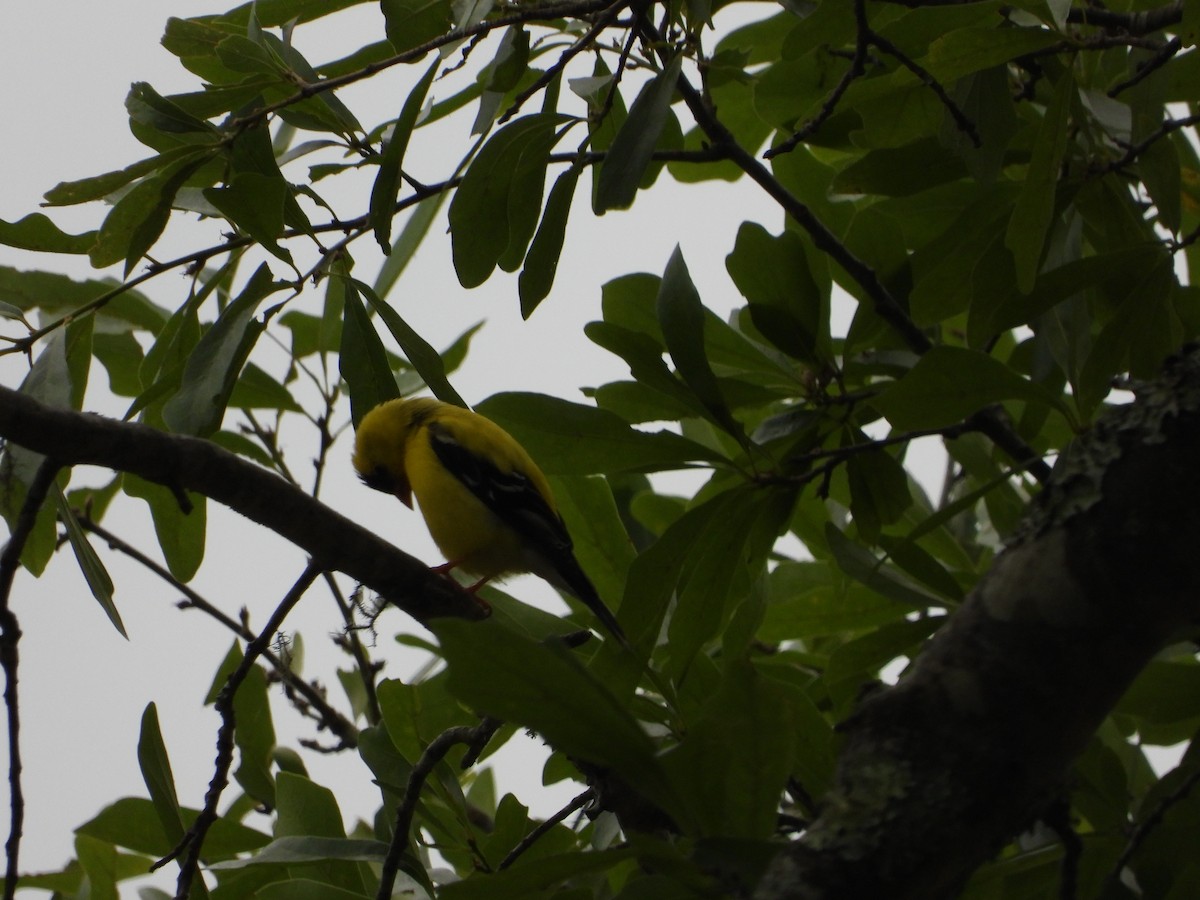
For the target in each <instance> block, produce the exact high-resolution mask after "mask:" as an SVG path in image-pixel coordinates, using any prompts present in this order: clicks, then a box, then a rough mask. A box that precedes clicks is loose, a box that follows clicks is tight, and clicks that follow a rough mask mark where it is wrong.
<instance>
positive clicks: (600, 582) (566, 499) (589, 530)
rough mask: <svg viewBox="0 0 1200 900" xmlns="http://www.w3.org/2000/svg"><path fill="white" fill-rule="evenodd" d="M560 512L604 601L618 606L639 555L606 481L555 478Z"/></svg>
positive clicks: (598, 479)
mask: <svg viewBox="0 0 1200 900" xmlns="http://www.w3.org/2000/svg"><path fill="white" fill-rule="evenodd" d="M552 485H553V488H554V498H555V500H556V502H557V505H558V511H559V513H560V514H561V515H562V517H563V520H564V521H565V522H566V523H567V530H568V531H569V532H570V534H571V537H572V538H574V541H575V556H576V557H577V558H578V560H579V564H580V565H581V566H583V569H584V571H585V572H587V573H588V575H589V576H590V577H591V579H592V583H593V584H594V585H595V586H596V591H597V592H598V593H599V594H600V596H601V597H604V598H611V599H610V600H609V605H610V606H612V605H615V604H616V600H617V598H619V597H620V596H621V594H622V592H623V591H624V590H625V577H626V575H627V574H628V572H629V566H630V565H631V564H632V562H633V560H634V558H635V556H636V555H637V554H636V553H635V551H634V549H633V544H631V543H630V541H629V535H628V534H627V533H626V532H625V526H624V525H622V524H621V516H620V514H619V513H618V511H617V505H616V503H615V502H614V500H613V495H612V490H611V489H610V488H609V486H608V482H607V481H606V480H605V479H603V478H586V477H584V478H579V477H577V478H553V479H552Z"/></svg>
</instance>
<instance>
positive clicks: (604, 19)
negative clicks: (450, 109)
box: [499, 0, 631, 125]
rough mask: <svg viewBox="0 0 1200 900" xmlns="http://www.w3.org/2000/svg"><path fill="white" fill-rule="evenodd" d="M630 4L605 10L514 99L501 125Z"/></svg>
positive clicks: (620, 3)
mask: <svg viewBox="0 0 1200 900" xmlns="http://www.w3.org/2000/svg"><path fill="white" fill-rule="evenodd" d="M630 2H631V0H620V2H618V3H614V4H613V5H612V6H610V7H609V8H608V9H606V10H604V12H603V13H602V14H601V15H599V16H597V18H596V21H595V22H594V23H593V24H592V27H591V28H589V29H588V30H587V32H585V33H584V34H583V35H581V36H580V37H579V39H578V40H576V41H575V42H574V43H573V44H571V46H570V47H568V48H567V49H566V50H564V51H563V52H562V53H561V54H559V57H558V59H557V60H555V61H554V65H552V66H550V67H549V68H547V69H546V71H545V72H543V73H542V74H541V75H540V76H539V77H538V78H537V80H535V81H534V82H533V84H531V85H530V86H529V87H527V88H526V89H525V90H523V91H521V93H519V94H518V95H517V96H516V97H515V98H514V99H513V102H512V104H511V105H510V106H509V107H508V109H507V110H505V111H504V115H502V116H501V117H500V120H499V124H501V125H503V124H504V123H505V122H507V121H508V120H509V119H511V118H512V117H513V116H515V115H516V114H517V112H519V111H520V109H521V107H522V106H524V105H525V103H526V101H527V100H529V98H530V97H532V96H533V95H534V94H536V93H537V92H538V91H540V90H542V88H544V87H545V86H546V85H548V84H549V83H550V82H551V81H553V80H554V79H555V78H557V77H558V75H559V73H561V72H562V71H563V69H565V68H566V67H567V63H569V62H570V61H571V60H572V59H574V58H575V57H576V56H577V55H579V54H580V53H581V52H583V51H584V50H587V49H589V48H590V47H591V46H592V45H593V42H594V41H595V39H596V38H597V37H598V36H599V34H600V32H602V31H603V30H604V29H606V28H608V27H609V26H611V25H612V23H613V20H614V19H616V17H617V16H618V15H619V14H620V12H621V10H622V9H624V8H625V6H627V5H628V4H629V3H630Z"/></svg>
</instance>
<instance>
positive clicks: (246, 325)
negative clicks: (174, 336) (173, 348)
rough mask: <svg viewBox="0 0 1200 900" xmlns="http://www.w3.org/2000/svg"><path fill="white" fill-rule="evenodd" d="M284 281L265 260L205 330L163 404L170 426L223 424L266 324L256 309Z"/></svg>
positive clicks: (194, 428)
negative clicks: (277, 278) (172, 393)
mask: <svg viewBox="0 0 1200 900" xmlns="http://www.w3.org/2000/svg"><path fill="white" fill-rule="evenodd" d="M283 286H284V285H281V284H277V283H276V282H275V281H274V280H273V279H272V277H271V270H270V269H268V268H267V266H266V264H265V263H264V264H263V265H261V266H259V267H258V269H257V270H256V271H255V273H254V275H253V276H251V278H250V280H249V281H248V282H247V283H246V286H245V287H244V288H243V289H242V292H241V293H240V294H239V295H238V296H237V298H236V299H235V300H234V301H233V302H232V303H230V304H229V305H228V306H227V307H225V309H224V310H223V311H222V312H221V314H220V315H219V316H218V317H217V321H216V322H214V323H213V324H212V326H210V327H209V329H208V330H207V331H206V332H204V335H203V336H202V337H201V338H200V342H199V343H198V344H196V348H195V350H194V351H192V354H191V356H190V357H189V358H188V361H187V364H186V365H185V366H184V369H183V381H182V383H181V384H180V387H179V392H178V393H176V394H175V396H174V397H172V398H171V399H170V400H169V401H168V402H167V404H166V405H165V406H164V407H163V421H164V422H166V424H167V426H168V427H169V428H170V429H171V430H172V431H175V432H178V433H180V434H193V435H197V436H200V437H206V436H208V435H210V434H212V433H213V432H214V431H216V430H217V429H218V428H220V427H221V420H222V419H223V418H224V416H225V407H226V405H227V404H228V402H229V396H230V394H231V393H232V392H233V386H234V385H235V384H236V383H237V379H238V375H239V374H240V373H241V371H242V367H243V366H244V365H245V363H246V359H247V358H248V357H249V356H250V351H251V350H252V349H254V344H255V343H256V342H257V341H258V338H259V335H261V334H262V332H263V330H264V328H265V326H264V324H263V323H262V322H260V321H259V320H257V319H255V318H254V313H255V310H257V309H258V305H259V304H260V303H261V302H262V301H263V300H264V299H265V298H266V297H268V296H270V295H271V294H273V293H274V292H275V291H277V290H280V289H281V288H282V287H283Z"/></svg>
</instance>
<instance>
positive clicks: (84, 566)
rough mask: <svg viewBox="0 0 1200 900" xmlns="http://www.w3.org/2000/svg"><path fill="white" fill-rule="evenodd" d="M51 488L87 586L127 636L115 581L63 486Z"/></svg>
mask: <svg viewBox="0 0 1200 900" xmlns="http://www.w3.org/2000/svg"><path fill="white" fill-rule="evenodd" d="M51 491H52V493H53V494H54V500H55V502H56V503H57V505H58V517H59V519H61V520H62V523H63V528H64V529H65V530H66V532H67V540H68V541H69V542H70V544H71V549H72V550H73V551H74V552H75V560H76V562H78V563H79V570H80V571H81V572H83V577H84V580H86V581H87V585H88V589H89V590H90V591H91V592H92V596H93V597H95V598H96V602H97V603H99V604H100V608H101V609H103V610H104V614H105V615H106V616H108V620H109V621H110V622H112V624H113V628H115V629H117V633H118V634H120V635H121V637H123V638H125V639H126V640H128V639H129V635H128V634H126V633H125V624H124V623H123V622H122V621H121V614H120V612H118V611H117V605H116V604H115V603H114V602H113V583H112V578H110V577H109V574H108V570H107V569H105V568H104V563H102V562H101V561H100V557H99V556H97V555H96V551H95V550H94V549H92V545H91V542H90V541H88V539H87V535H86V534H85V533H84V530H83V528H82V527H81V526H80V524H79V520H78V519H76V518H75V513H74V512H73V511H72V510H71V507H70V505H69V504H68V503H67V498H66V497H65V496H63V492H62V488H60V487H59V486H58V485H57V484H55V485H54V486H52V487H51Z"/></svg>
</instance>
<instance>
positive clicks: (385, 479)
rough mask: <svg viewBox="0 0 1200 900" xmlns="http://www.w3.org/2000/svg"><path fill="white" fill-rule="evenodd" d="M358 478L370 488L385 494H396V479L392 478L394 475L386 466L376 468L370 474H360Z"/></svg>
mask: <svg viewBox="0 0 1200 900" xmlns="http://www.w3.org/2000/svg"><path fill="white" fill-rule="evenodd" d="M358 477H359V478H360V479H362V483H363V484H365V485H366V486H367V487H369V488H374V489H375V490H377V491H383V492H384V493H385V494H394V493H395V492H396V479H395V478H393V477H392V473H391V472H389V471H388V470H387V468H385V467H384V466H376V467H375V468H373V469H372V470H371V471H370V472H362V473H360V474H359V476H358Z"/></svg>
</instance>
